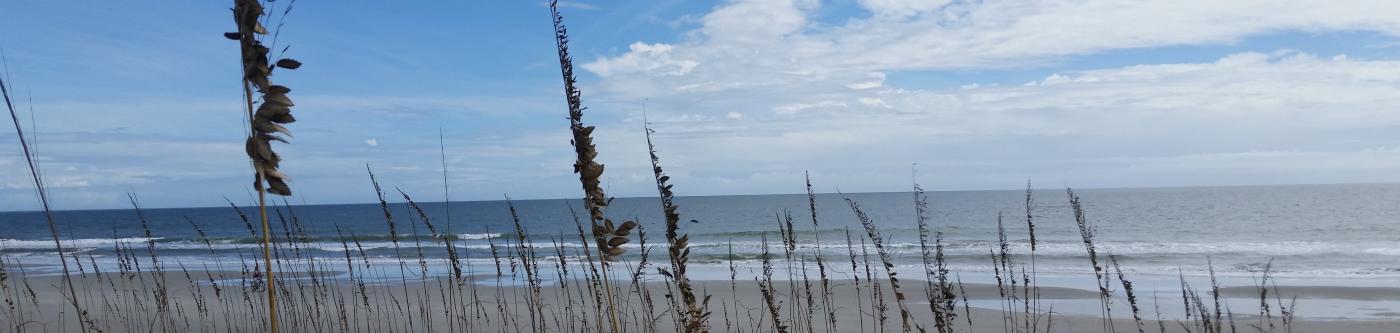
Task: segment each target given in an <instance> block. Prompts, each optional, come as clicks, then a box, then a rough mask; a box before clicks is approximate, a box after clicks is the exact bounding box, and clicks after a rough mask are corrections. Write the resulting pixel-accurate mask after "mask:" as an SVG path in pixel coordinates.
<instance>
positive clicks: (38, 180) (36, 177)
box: [0, 68, 93, 332]
mask: <svg viewBox="0 0 1400 333" xmlns="http://www.w3.org/2000/svg"><path fill="white" fill-rule="evenodd" d="M5 72H6V76H8V72H9V69H8V68H6V69H5ZM0 95H3V97H4V98H5V109H6V110H9V111H10V120H11V121H12V122H13V123H14V125H15V134H16V136H17V137H19V145H20V148H21V149H22V150H23V151H24V162H25V166H27V167H28V168H29V178H30V180H31V181H33V182H34V191H35V194H36V195H37V196H38V197H39V203H40V205H42V207H43V209H44V221H45V222H46V223H47V224H48V227H49V235H50V236H52V237H53V244H54V249H56V250H57V252H58V261H59V262H60V263H61V264H60V266H61V267H62V268H63V286H64V288H66V289H68V295H66V296H65V297H64V298H66V299H67V300H68V303H69V304H71V305H72V306H73V311H74V313H75V314H76V317H77V320H78V328H79V329H81V330H82V331H83V332H87V331H88V328H89V326H92V325H93V324H92V323H90V322H88V320H87V319H86V318H87V312H85V311H83V307H82V305H80V304H79V302H78V292H77V289H75V288H74V287H73V278H72V272H70V271H69V268H68V260H67V259H65V258H66V257H65V253H66V252H65V251H64V248H63V243H62V242H60V241H59V237H58V224H57V223H55V222H54V216H53V209H52V208H51V206H49V192H48V189H47V188H46V186H44V178H43V177H42V176H40V171H39V163H38V162H36V161H35V160H34V152H33V151H31V150H30V148H31V147H30V145H29V141H27V140H26V139H25V136H24V126H21V125H20V122H19V113H17V112H15V105H14V102H13V101H12V100H11V99H10V88H9V85H8V84H7V83H6V82H5V80H4V79H3V78H0Z"/></svg>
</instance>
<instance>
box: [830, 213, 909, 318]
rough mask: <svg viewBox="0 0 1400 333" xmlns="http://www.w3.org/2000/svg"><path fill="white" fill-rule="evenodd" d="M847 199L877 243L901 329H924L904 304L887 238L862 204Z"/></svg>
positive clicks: (872, 241) (868, 233)
mask: <svg viewBox="0 0 1400 333" xmlns="http://www.w3.org/2000/svg"><path fill="white" fill-rule="evenodd" d="M845 200H846V204H847V205H849V206H850V207H851V210H852V211H854V212H855V214H856V218H857V219H859V220H860V224H861V226H864V227H865V235H866V238H869V239H870V242H871V243H872V244H874V245H875V253H876V254H877V255H878V256H879V257H880V263H881V264H883V266H884V267H885V276H886V277H888V278H889V280H890V290H891V291H892V292H894V299H895V306H896V307H898V308H899V321H900V328H901V331H902V332H906V333H907V332H911V331H913V330H920V331H922V330H923V329H922V328H919V327H918V323H916V322H913V319H912V318H911V317H912V315H911V314H910V313H909V307H908V306H905V304H904V303H905V297H904V292H903V291H901V290H900V289H899V278H898V277H896V272H895V271H894V258H893V257H891V256H890V252H889V250H887V249H886V248H885V239H884V237H881V236H880V229H879V228H878V227H876V226H875V221H872V220H871V219H870V217H869V216H867V215H866V214H865V211H863V210H861V209H860V204H857V203H856V202H855V200H851V198H845ZM882 301H883V300H882ZM882 307H883V306H882ZM881 312H883V311H881ZM880 316H881V321H882V322H883V317H884V314H883V313H881V315H880ZM881 326H883V325H881Z"/></svg>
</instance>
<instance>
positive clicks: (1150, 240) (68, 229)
mask: <svg viewBox="0 0 1400 333" xmlns="http://www.w3.org/2000/svg"><path fill="white" fill-rule="evenodd" d="M1076 193H1077V194H1079V195H1080V197H1081V198H1082V202H1083V204H1084V208H1085V210H1086V212H1087V216H1088V218H1089V221H1090V223H1091V224H1093V225H1094V226H1095V227H1096V235H1097V241H1098V244H1099V246H1101V248H1100V249H1099V251H1100V253H1111V254H1113V255H1117V256H1119V258H1120V262H1121V263H1122V265H1123V269H1124V270H1125V272H1127V273H1128V274H1130V275H1133V276H1138V277H1143V276H1145V277H1148V278H1149V279H1151V278H1158V279H1166V277H1170V278H1173V279H1174V278H1175V277H1176V276H1177V274H1183V275H1187V276H1196V277H1199V276H1204V275H1206V274H1208V273H1207V272H1208V269H1209V268H1210V267H1213V268H1214V269H1215V271H1216V274H1218V275H1219V276H1221V277H1222V278H1224V279H1227V280H1228V279H1231V278H1237V279H1246V278H1251V277H1255V276H1258V275H1259V274H1261V272H1262V270H1263V269H1264V268H1265V266H1266V265H1269V263H1270V262H1271V261H1272V266H1271V267H1270V269H1271V272H1272V274H1273V276H1275V277H1278V278H1280V279H1294V280H1301V281H1332V282H1331V283H1333V284H1336V282H1335V281H1372V282H1375V283H1372V284H1380V285H1384V284H1386V283H1392V282H1393V281H1397V280H1396V279H1397V278H1400V185H1393V184H1367V185H1299V186H1258V187H1199V188H1154V189H1084V190H1078V191H1076ZM419 195H420V198H423V199H426V198H427V197H429V196H431V195H429V194H426V193H423V194H419ZM845 197H846V198H849V199H851V200H854V201H856V202H858V203H859V204H860V207H861V208H862V209H863V210H864V211H865V212H866V213H867V214H868V215H869V216H870V218H871V219H872V220H873V221H874V222H875V224H876V225H877V226H878V227H879V229H880V232H881V234H882V236H883V238H884V244H885V246H886V247H887V248H888V249H889V250H890V251H891V253H892V255H893V258H894V259H895V261H896V264H897V265H898V268H899V269H901V270H907V271H912V272H920V271H921V266H920V265H921V262H922V261H921V260H922V259H921V257H920V255H919V253H920V247H919V237H918V230H917V228H916V223H915V213H914V212H915V210H914V205H913V194H912V193H852V194H845ZM1033 197H1034V202H1033V209H1032V212H1031V214H1032V216H1033V217H1034V219H1033V221H1034V224H1035V230H1036V238H1037V242H1038V244H1037V246H1036V252H1035V254H1036V264H1037V266H1036V270H1037V274H1038V275H1040V276H1043V277H1045V278H1046V279H1054V278H1055V277H1056V276H1064V277H1072V276H1076V275H1079V274H1086V273H1091V272H1092V270H1091V268H1090V267H1091V266H1090V265H1089V263H1088V261H1087V257H1086V255H1085V249H1084V245H1083V242H1082V241H1081V239H1080V235H1079V231H1078V229H1077V227H1076V225H1075V224H1074V219H1073V214H1072V212H1071V211H1070V209H1069V201H1068V199H1067V196H1066V194H1065V191H1064V190H1062V189H1061V190H1050V189H1045V190H1036V191H1034V196H1033ZM1024 200H1025V193H1024V191H949V192H929V193H928V203H929V206H928V207H929V209H930V215H929V217H930V218H931V222H932V224H933V228H934V230H936V231H939V232H941V233H943V238H944V244H945V246H946V250H945V251H946V253H947V258H948V260H949V265H950V268H951V269H953V270H954V271H955V272H957V273H959V274H960V275H961V276H966V277H969V279H973V280H975V279H976V278H975V277H974V276H979V275H987V276H990V272H991V264H990V262H991V261H990V254H989V251H991V250H992V248H993V247H995V246H997V242H996V240H997V221H998V215H1002V216H1003V217H1002V223H1003V224H1004V227H1005V229H1006V231H1007V234H1008V240H1009V241H1010V242H1011V249H1012V251H1013V252H1014V253H1015V254H1016V255H1017V260H1018V261H1025V260H1028V257H1027V256H1026V255H1028V254H1029V253H1030V252H1029V250H1030V246H1029V242H1028V240H1027V239H1028V237H1027V223H1026V212H1025V202H1024ZM676 201H677V203H678V204H679V205H680V207H681V208H680V213H681V217H682V221H683V222H682V224H683V232H686V233H689V234H690V239H691V246H692V259H691V262H692V263H693V265H694V266H693V268H692V269H691V271H692V273H691V274H693V275H694V277H693V278H696V279H706V278H711V279H728V278H729V274H730V273H729V269H728V267H729V266H728V265H729V264H730V262H731V261H732V262H733V263H734V264H735V265H736V266H739V267H745V269H744V270H743V271H745V272H748V271H749V269H750V268H752V267H754V266H755V265H757V261H758V259H759V258H760V256H761V253H762V252H763V248H764V241H763V239H764V238H765V237H766V238H767V240H768V243H769V244H768V246H769V250H770V251H772V253H774V255H775V256H777V257H781V256H782V248H781V245H780V241H779V236H778V233H777V230H778V225H779V223H781V221H783V220H784V214H789V213H790V214H791V216H792V219H793V224H794V226H795V227H796V229H797V230H798V234H797V237H798V239H799V242H800V243H801V245H800V246H799V252H800V253H802V254H803V258H805V259H806V260H811V259H812V256H813V255H815V254H816V253H818V247H820V253H822V255H823V257H824V258H826V259H827V260H828V262H834V263H837V264H833V265H832V266H833V267H836V269H837V270H838V271H843V272H846V273H850V269H849V268H850V266H849V261H850V258H849V256H848V254H849V251H850V250H854V251H856V253H857V254H859V246H860V240H861V237H864V235H865V231H864V229H863V228H862V226H861V224H860V223H859V220H857V218H856V216H855V214H854V213H853V212H852V210H851V208H850V207H848V206H847V204H846V203H845V201H844V200H843V197H842V195H838V194H819V195H818V196H817V224H816V225H815V226H814V225H813V223H812V217H811V213H810V212H809V210H808V203H807V197H806V195H801V194H798V195H746V196H709V197H682V198H677V200H676ZM514 204H515V206H516V208H517V209H518V211H519V216H520V220H521V224H522V226H523V227H524V228H525V229H526V231H527V234H528V238H527V241H528V242H529V243H530V244H532V245H533V246H536V247H538V248H539V249H538V250H537V254H539V255H542V256H550V257H552V256H554V255H555V254H556V253H557V252H556V251H555V250H554V246H555V245H554V244H556V242H558V244H560V245H561V246H563V247H564V248H565V250H564V253H565V255H566V256H577V255H578V252H577V251H578V246H579V245H580V244H581V242H580V240H579V236H578V229H577V226H576V225H575V219H574V217H573V216H572V215H571V212H570V205H572V206H573V209H575V210H578V211H582V208H581V207H580V205H581V201H579V200H520V201H515V202H514ZM421 206H422V208H423V211H424V213H426V214H427V215H428V217H429V218H430V219H431V221H432V223H433V224H434V226H435V227H436V229H438V230H439V231H440V232H442V233H443V234H450V235H452V237H453V238H455V241H454V246H456V247H457V248H458V249H459V250H460V252H461V253H462V254H463V257H464V258H465V260H466V261H467V262H468V263H469V264H470V265H472V266H473V267H475V271H476V272H484V271H494V267H493V266H494V265H495V263H494V261H493V260H492V259H491V247H492V244H495V245H496V246H499V247H500V248H499V249H500V251H501V252H500V253H505V252H506V251H508V249H507V248H506V245H507V242H515V241H516V237H517V235H516V234H515V231H514V225H513V224H512V220H511V217H510V212H509V210H508V208H507V205H506V202H504V201H476V202H452V203H451V204H443V203H441V202H424V203H421ZM389 208H390V212H391V213H392V215H393V219H394V221H395V222H396V225H397V233H398V234H399V235H400V241H399V244H398V245H399V248H398V249H395V246H394V243H393V242H391V240H390V239H389V236H388V235H389V234H390V231H389V226H388V224H387V223H386V222H385V218H384V214H383V212H382V211H381V210H380V207H379V205H378V204H347V205H309V206H298V205H293V206H291V207H278V209H277V210H276V211H275V212H274V213H273V214H274V217H273V220H272V223H273V229H274V230H275V233H274V234H275V235H274V236H275V237H276V238H277V239H279V240H286V239H287V238H288V236H290V237H292V238H294V239H297V240H299V241H301V242H305V243H299V244H297V245H296V246H295V247H293V246H292V245H287V244H283V248H282V250H281V254H280V256H281V257H283V258H302V259H301V260H305V259H306V258H319V259H324V260H339V261H342V262H343V260H344V258H345V250H346V249H347V248H348V249H350V251H352V252H353V255H354V256H355V257H356V259H355V260H357V261H358V260H360V259H359V256H360V253H359V250H360V249H363V250H364V254H365V255H367V256H369V257H370V259H371V260H372V261H374V262H380V263H397V262H398V261H397V260H396V259H395V258H396V254H398V255H401V256H403V257H404V258H410V259H408V260H410V262H416V260H417V255H418V250H417V249H415V248H414V247H415V246H416V245H415V244H419V245H421V246H422V250H423V253H424V254H425V256H426V257H428V258H429V260H430V262H431V265H432V266H433V272H434V273H436V274H446V270H447V267H448V265H445V264H444V263H443V260H444V259H445V258H446V254H445V253H446V251H445V248H444V245H443V244H442V243H441V242H433V241H431V240H429V239H428V237H429V236H428V235H429V231H428V228H427V226H426V225H424V224H423V223H422V222H421V221H417V218H416V215H417V213H415V212H414V211H413V210H412V209H411V208H410V207H409V206H408V205H406V204H403V203H391V204H390V206H389ZM240 210H241V211H242V213H243V214H246V215H247V216H248V218H249V219H252V223H253V224H254V225H256V224H257V223H258V222H257V221H256V217H257V215H256V210H255V209H254V208H248V207H242V208H240ZM142 214H144V216H145V220H146V224H145V225H146V227H145V228H143V226H142V225H143V224H142V222H141V220H140V219H139V218H138V216H137V213H136V211H134V210H132V209H118V210H84V211H61V212H58V213H57V214H56V217H57V220H58V224H59V226H60V229H61V233H62V237H63V239H64V240H63V242H64V243H65V245H67V246H68V247H69V248H70V249H72V250H74V251H76V252H77V253H78V254H79V256H80V257H81V258H82V260H83V262H84V263H91V262H95V263H97V264H98V265H99V266H104V265H106V266H114V265H115V261H116V260H115V258H116V256H115V255H114V254H115V252H114V251H115V249H116V248H117V245H119V244H121V245H122V246H125V247H130V248H132V249H133V251H136V253H137V254H138V256H140V257H144V256H146V251H147V246H148V245H151V244H153V246H154V249H155V251H156V253H157V255H158V256H159V257H160V258H161V262H163V263H165V264H166V265H177V264H179V265H183V266H184V267H185V268H187V269H191V270H198V269H210V270H212V269H231V270H237V268H236V267H237V265H238V263H239V262H240V261H245V260H246V261H253V260H255V259H257V258H259V257H258V256H259V254H260V253H261V252H260V251H259V250H258V245H257V240H258V239H260V236H258V235H257V234H256V231H252V230H250V229H249V224H247V223H245V222H244V220H243V219H241V218H240V217H239V213H238V212H236V211H235V209H234V208H232V207H209V208H178V209H146V210H144V211H143V212H142ZM608 215H609V216H611V217H613V218H614V219H617V220H632V219H635V220H637V221H639V222H641V225H642V226H643V228H644V232H645V233H646V236H647V238H648V240H647V243H648V246H654V245H658V244H661V243H662V242H663V241H664V233H665V226H664V222H663V220H662V218H661V214H660V205H659V202H658V200H656V199H655V198H619V199H616V200H615V201H614V202H613V204H612V206H610V207H609V210H608ZM293 216H295V221H293ZM583 223H585V224H586V223H587V221H586V220H585V221H584V222H583ZM195 226H197V229H196V227H195ZM415 228H416V230H415ZM147 229H149V237H148V236H147V231H146V230H147ZM585 229H586V225H585ZM847 230H849V233H850V237H851V239H852V240H853V241H854V244H855V247H853V248H851V247H848V243H847ZM200 231H202V232H203V233H204V235H205V236H204V237H207V238H208V240H209V244H208V245H206V244H205V243H204V242H203V239H204V238H202V237H201V236H200V234H199V232H200ZM303 235H304V236H303ZM415 236H416V237H415ZM356 242H358V245H357V244H356ZM818 244H820V245H818ZM637 245H638V242H637V241H636V240H635V239H634V240H633V243H632V244H630V245H629V246H630V247H632V248H631V249H630V250H629V251H628V258H629V260H633V261H635V260H637V259H638V258H637V256H638V255H639V253H640V251H639V250H638V249H637V247H636V246H637ZM870 250H871V251H872V252H871V254H872V255H874V254H873V248H871V249H870ZM653 255H654V256H656V257H653V259H652V262H653V263H655V262H664V259H663V257H662V256H664V250H663V249H662V248H659V247H658V248H655V249H654V250H653ZM0 256H3V258H4V259H5V260H6V261H7V263H17V264H21V265H23V266H24V268H25V269H26V271H27V272H28V273H29V274H52V273H53V272H55V271H56V267H57V264H58V262H57V258H56V256H55V251H54V245H53V242H52V239H51V238H50V235H49V232H48V228H47V227H46V224H45V223H44V221H43V215H42V213H39V212H3V213H0ZM575 259H576V258H575ZM1207 260H1209V261H1210V262H1211V266H1207ZM843 265H844V266H843ZM778 266H780V267H781V266H782V264H781V263H780V264H778ZM326 267H328V268H331V269H333V268H335V267H339V266H335V265H326ZM842 267H844V269H843V268H842ZM905 276H909V275H905ZM915 276H918V275H915ZM1090 281H1092V280H1090ZM1385 281H1391V282H1385ZM1089 283H1092V282H1089ZM1342 284H1348V285H1351V283H1342ZM1397 287H1400V285H1397Z"/></svg>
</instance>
